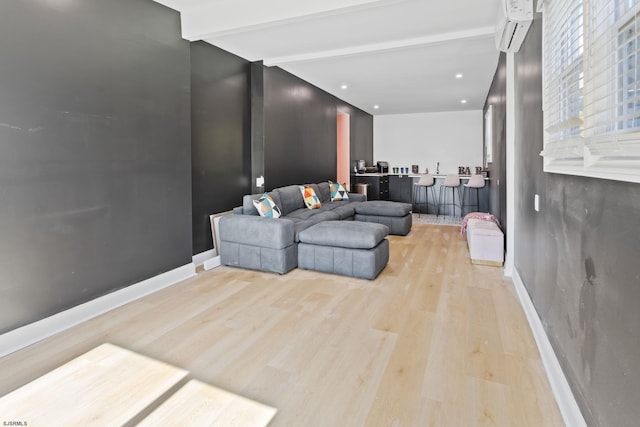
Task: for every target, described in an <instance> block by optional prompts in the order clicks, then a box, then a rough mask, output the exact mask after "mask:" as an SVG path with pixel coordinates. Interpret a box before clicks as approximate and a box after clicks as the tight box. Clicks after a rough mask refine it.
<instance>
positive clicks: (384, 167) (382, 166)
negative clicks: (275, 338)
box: [378, 162, 389, 173]
mask: <svg viewBox="0 0 640 427" xmlns="http://www.w3.org/2000/svg"><path fill="white" fill-rule="evenodd" d="M378 173H389V162H378Z"/></svg>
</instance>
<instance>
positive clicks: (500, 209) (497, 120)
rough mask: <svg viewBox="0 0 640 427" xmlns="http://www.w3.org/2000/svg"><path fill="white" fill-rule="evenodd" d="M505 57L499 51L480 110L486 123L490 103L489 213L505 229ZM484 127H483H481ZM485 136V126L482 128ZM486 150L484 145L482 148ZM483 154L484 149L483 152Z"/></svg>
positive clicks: (486, 142) (484, 123)
mask: <svg viewBox="0 0 640 427" xmlns="http://www.w3.org/2000/svg"><path fill="white" fill-rule="evenodd" d="M506 76H507V56H506V54H505V53H501V54H500V59H499V60H498V68H497V70H496V74H495V76H494V77H493V82H492V83H491V88H490V89H489V94H488V95H487V101H486V103H485V105H484V110H483V113H482V117H483V126H486V121H485V120H484V117H485V115H486V113H487V109H488V108H489V105H491V106H492V109H491V111H492V140H491V141H485V147H486V145H487V144H491V147H492V162H491V163H489V164H488V165H487V167H488V168H489V177H490V181H489V206H490V212H491V213H492V214H493V215H495V216H496V218H498V219H499V220H500V224H501V225H502V227H503V229H504V230H506V229H507V220H508V219H507V153H506V147H507V142H506V140H507V138H506V135H507V131H506V123H507V79H506ZM483 129H484V128H483ZM484 130H485V132H484V135H485V138H486V129H484ZM485 150H486V148H485ZM484 154H485V155H486V152H485V153H484Z"/></svg>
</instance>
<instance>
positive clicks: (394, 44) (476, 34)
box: [264, 27, 495, 66]
mask: <svg viewBox="0 0 640 427" xmlns="http://www.w3.org/2000/svg"><path fill="white" fill-rule="evenodd" d="M494 34H495V28H494V27H480V28H472V29H469V30H464V31H455V32H450V33H441V34H434V35H429V36H423V37H415V38H410V39H402V40H394V41H390V42H382V43H373V44H366V45H358V46H349V47H345V48H341V49H333V50H324V51H317V52H310V53H304V54H300V55H289V56H281V57H274V58H265V59H264V64H265V65H267V66H275V65H284V64H291V63H294V62H295V63H299V62H308V61H316V60H322V59H328V58H336V57H345V56H355V55H363V54H370V53H379V52H385V51H391V50H398V49H408V48H417V47H423V46H427V45H432V44H437V43H444V42H448V41H454V40H463V39H481V38H488V37H493V36H494Z"/></svg>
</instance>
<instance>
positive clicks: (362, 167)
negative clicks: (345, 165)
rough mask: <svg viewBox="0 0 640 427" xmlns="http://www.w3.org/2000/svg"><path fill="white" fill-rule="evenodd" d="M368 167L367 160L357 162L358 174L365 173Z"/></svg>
mask: <svg viewBox="0 0 640 427" xmlns="http://www.w3.org/2000/svg"><path fill="white" fill-rule="evenodd" d="M366 167H367V162H366V161H365V160H356V169H357V171H358V173H364V171H365V168H366Z"/></svg>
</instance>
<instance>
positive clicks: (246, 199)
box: [242, 191, 282, 215]
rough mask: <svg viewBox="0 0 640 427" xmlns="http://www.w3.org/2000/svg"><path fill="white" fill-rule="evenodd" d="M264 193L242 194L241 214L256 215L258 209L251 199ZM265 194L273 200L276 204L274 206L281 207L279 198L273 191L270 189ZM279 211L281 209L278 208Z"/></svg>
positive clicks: (257, 197) (256, 198)
mask: <svg viewBox="0 0 640 427" xmlns="http://www.w3.org/2000/svg"><path fill="white" fill-rule="evenodd" d="M264 194H265V193H257V194H247V195H245V196H243V197H242V214H243V215H258V211H257V209H256V207H255V205H254V204H253V201H254V200H258V199H259V198H260V197H262V196H263V195H264ZM266 194H268V195H269V197H271V200H273V202H274V203H275V204H276V206H278V207H281V205H280V198H279V197H278V195H277V194H276V193H275V192H274V191H270V192H268V193H266ZM280 212H282V209H280Z"/></svg>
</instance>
